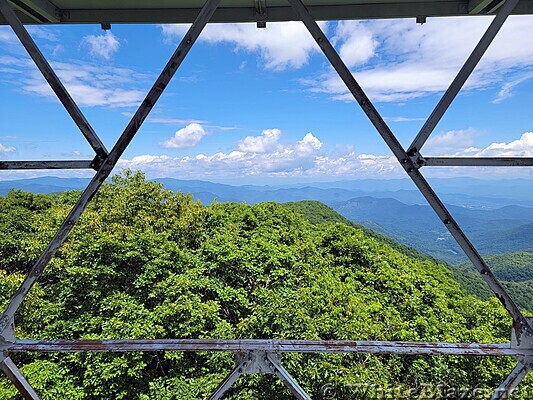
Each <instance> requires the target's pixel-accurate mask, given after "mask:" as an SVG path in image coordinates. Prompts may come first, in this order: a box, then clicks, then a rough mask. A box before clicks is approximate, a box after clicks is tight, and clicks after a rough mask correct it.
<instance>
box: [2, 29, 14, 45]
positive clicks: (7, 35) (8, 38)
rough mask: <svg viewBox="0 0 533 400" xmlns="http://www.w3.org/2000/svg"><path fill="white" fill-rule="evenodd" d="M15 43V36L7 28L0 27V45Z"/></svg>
mask: <svg viewBox="0 0 533 400" xmlns="http://www.w3.org/2000/svg"><path fill="white" fill-rule="evenodd" d="M17 41H18V39H17V36H16V35H15V33H14V32H13V30H12V29H11V28H10V27H9V26H0V43H8V44H13V43H16V42H17Z"/></svg>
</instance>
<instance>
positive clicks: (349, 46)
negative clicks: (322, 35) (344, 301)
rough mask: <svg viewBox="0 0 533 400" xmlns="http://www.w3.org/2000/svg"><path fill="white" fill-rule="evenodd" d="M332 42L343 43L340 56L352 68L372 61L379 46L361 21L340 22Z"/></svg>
mask: <svg viewBox="0 0 533 400" xmlns="http://www.w3.org/2000/svg"><path fill="white" fill-rule="evenodd" d="M332 41H333V42H334V43H336V42H341V43H342V44H341V45H340V48H339V55H340V56H341V58H342V59H343V61H344V62H345V63H346V65H347V66H348V67H350V68H352V67H355V66H356V65H359V64H363V63H365V62H367V61H368V60H370V58H372V57H373V56H374V55H375V51H376V48H377V46H378V41H377V40H376V39H375V38H374V37H373V34H372V31H371V30H370V29H368V27H367V26H366V25H365V24H364V23H362V22H360V21H341V22H339V23H338V25H337V29H336V32H335V37H334V38H333V40H332Z"/></svg>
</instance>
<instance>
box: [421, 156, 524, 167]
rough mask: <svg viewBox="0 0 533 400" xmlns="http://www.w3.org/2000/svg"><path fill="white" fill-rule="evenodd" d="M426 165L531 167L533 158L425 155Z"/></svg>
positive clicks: (424, 161)
mask: <svg viewBox="0 0 533 400" xmlns="http://www.w3.org/2000/svg"><path fill="white" fill-rule="evenodd" d="M422 163H423V164H422V165H423V166H425V167H531V166H533V158H532V157H527V158H519V157H423V158H422Z"/></svg>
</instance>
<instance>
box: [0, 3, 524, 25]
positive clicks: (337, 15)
mask: <svg viewBox="0 0 533 400" xmlns="http://www.w3.org/2000/svg"><path fill="white" fill-rule="evenodd" d="M12 1H18V2H21V1H23V0H12ZM24 1H28V2H29V1H30V0H24ZM39 1H46V2H48V0H39ZM52 1H53V0H52ZM368 1H369V2H368V3H358V4H345V5H334V6H324V5H316V6H308V7H307V9H308V10H309V12H310V14H311V15H312V16H313V17H314V18H315V19H316V20H323V21H325V20H340V19H373V18H415V17H417V16H421V15H423V16H426V17H450V16H468V15H475V14H472V13H471V11H470V10H471V9H470V8H469V7H470V6H472V7H474V8H475V6H476V4H477V3H474V2H475V1H483V0H470V2H469V0H450V1H410V2H399V1H398V0H396V2H393V0H387V1H389V2H387V3H379V4H378V3H371V2H370V1H371V0H368ZM31 2H32V3H36V2H37V0H31ZM50 4H52V3H50ZM487 7H490V4H489V6H487ZM59 11H60V13H61V18H60V19H61V21H60V22H59V23H62V24H100V23H103V22H106V23H111V24H129V23H132V24H134V23H138V24H156V23H157V24H164V23H168V24H171V23H191V22H192V21H193V20H194V18H195V17H196V15H198V12H199V9H197V8H178V7H177V8H143V9H140V8H115V9H66V8H65V9H61V10H59ZM482 11H483V10H482ZM481 14H482V15H484V14H486V13H484V12H481ZM512 14H515V15H524V14H533V0H521V1H520V2H519V3H518V5H517V6H516V7H515V9H514V10H513V12H512ZM56 18H57V16H56ZM257 19H258V16H257V13H256V9H255V7H220V8H219V9H217V11H216V12H215V14H214V15H213V18H212V19H211V21H210V22H257ZM263 19H266V22H267V23H268V22H274V21H294V20H298V18H297V16H296V15H295V14H294V12H293V11H292V9H291V8H290V7H286V6H271V7H268V13H267V15H266V16H265V17H263ZM21 20H22V22H23V23H25V24H35V23H48V22H38V21H35V20H32V19H30V18H29V17H27V16H26V15H23V16H21ZM5 23H6V22H5V20H4V19H3V18H2V17H1V16H0V25H2V24H5Z"/></svg>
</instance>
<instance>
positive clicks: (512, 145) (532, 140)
mask: <svg viewBox="0 0 533 400" xmlns="http://www.w3.org/2000/svg"><path fill="white" fill-rule="evenodd" d="M477 135H478V133H477V132H476V131H475V130H474V129H466V130H457V131H449V132H445V133H441V134H438V135H435V136H434V137H432V138H431V139H429V140H428V142H427V144H426V146H425V147H424V148H423V154H424V155H427V156H430V155H432V156H455V157H533V132H525V133H523V134H522V135H521V136H520V138H519V139H516V140H512V141H510V142H508V143H506V142H500V143H498V142H494V143H491V144H489V145H488V146H486V147H479V146H475V145H474V138H475V137H476V136H477Z"/></svg>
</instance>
